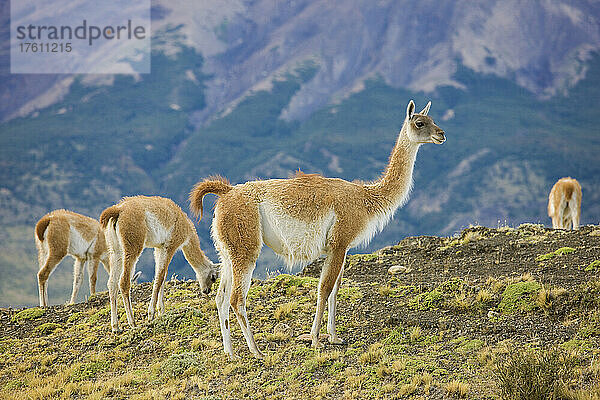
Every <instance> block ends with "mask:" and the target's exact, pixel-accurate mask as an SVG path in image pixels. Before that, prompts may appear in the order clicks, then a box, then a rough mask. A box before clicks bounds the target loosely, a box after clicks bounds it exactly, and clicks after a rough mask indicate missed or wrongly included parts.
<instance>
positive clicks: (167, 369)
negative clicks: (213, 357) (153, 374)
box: [160, 352, 202, 378]
mask: <svg viewBox="0 0 600 400" xmlns="http://www.w3.org/2000/svg"><path fill="white" fill-rule="evenodd" d="M201 367H202V361H201V360H200V358H199V357H198V355H197V354H196V353H194V352H185V353H178V354H171V355H170V356H169V358H168V359H167V360H166V361H165V362H164V363H163V364H162V365H161V367H160V373H161V375H163V376H166V377H170V378H175V377H178V376H181V375H183V374H186V375H191V374H195V373H197V372H198V371H199V369H200V368H201Z"/></svg>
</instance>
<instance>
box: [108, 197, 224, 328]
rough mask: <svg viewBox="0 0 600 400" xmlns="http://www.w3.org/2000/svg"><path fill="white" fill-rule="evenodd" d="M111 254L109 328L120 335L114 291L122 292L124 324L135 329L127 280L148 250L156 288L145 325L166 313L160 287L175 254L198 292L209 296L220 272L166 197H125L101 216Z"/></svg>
mask: <svg viewBox="0 0 600 400" xmlns="http://www.w3.org/2000/svg"><path fill="white" fill-rule="evenodd" d="M100 223H101V224H102V227H103V228H104V230H105V235H106V242H107V244H108V248H109V253H110V265H111V269H110V274H109V278H108V294H109V297H110V315H111V327H112V330H113V331H115V332H116V331H118V329H119V328H118V318H117V289H118V287H120V289H121V295H122V296H123V303H124V304H125V313H126V315H127V321H128V323H129V325H130V326H131V327H134V326H135V321H134V319H133V311H132V309H131V300H130V287H131V285H130V277H131V276H133V273H134V272H135V265H136V263H137V261H138V258H139V257H140V254H141V253H142V250H144V248H146V247H154V262H155V265H154V285H153V287H152V298H151V299H150V304H149V306H148V320H151V319H153V318H154V313H155V311H158V314H159V315H161V314H162V313H163V312H164V309H165V305H164V285H163V284H164V281H165V277H166V275H167V268H168V266H169V263H170V262H171V259H172V258H173V255H174V254H175V252H176V251H177V250H179V249H181V250H182V251H183V255H184V256H185V259H186V260H187V262H188V263H189V264H190V265H191V266H192V268H193V269H194V271H195V273H196V279H197V280H198V282H199V284H200V289H201V290H202V291H203V292H204V293H205V294H208V293H209V292H210V290H211V286H212V284H213V283H214V282H215V281H216V279H217V277H218V270H217V268H218V266H217V265H216V264H213V263H212V262H211V261H210V260H209V259H208V257H206V255H205V254H204V252H203V251H202V249H201V248H200V240H199V239H198V235H197V233H196V228H195V227H194V224H193V223H192V221H191V220H190V219H189V218H188V217H187V216H186V215H185V214H184V212H183V211H182V210H181V208H180V207H179V206H178V205H177V204H175V203H174V202H173V201H172V200H170V199H167V198H164V197H158V196H154V197H147V196H135V197H125V198H124V199H123V200H121V201H120V202H119V203H118V204H116V205H114V206H111V207H108V208H107V209H106V210H104V211H103V212H102V214H101V215H100Z"/></svg>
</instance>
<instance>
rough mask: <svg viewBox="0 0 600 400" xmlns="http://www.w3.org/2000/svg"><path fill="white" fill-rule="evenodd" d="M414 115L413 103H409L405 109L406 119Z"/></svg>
mask: <svg viewBox="0 0 600 400" xmlns="http://www.w3.org/2000/svg"><path fill="white" fill-rule="evenodd" d="M414 113H415V102H414V101H412V100H411V101H409V102H408V106H407V107H406V119H410V118H411V117H412V116H413V114H414Z"/></svg>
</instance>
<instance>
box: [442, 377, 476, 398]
mask: <svg viewBox="0 0 600 400" xmlns="http://www.w3.org/2000/svg"><path fill="white" fill-rule="evenodd" d="M469 390H471V386H470V385H469V384H468V383H464V382H460V381H457V380H452V381H450V382H448V383H447V384H446V392H447V393H448V396H450V397H457V398H459V399H464V398H465V397H467V394H468V393H469Z"/></svg>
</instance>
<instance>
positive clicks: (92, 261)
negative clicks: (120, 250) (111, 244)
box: [34, 210, 109, 307]
mask: <svg viewBox="0 0 600 400" xmlns="http://www.w3.org/2000/svg"><path fill="white" fill-rule="evenodd" d="M34 238H35V243H36V247H37V250H38V261H39V265H40V270H39V272H38V274H37V275H38V288H39V298H40V306H41V307H46V306H47V305H48V291H47V288H48V277H49V276H50V274H51V273H52V271H53V270H54V268H56V266H57V265H58V263H60V262H61V261H62V259H63V258H65V257H66V256H67V255H69V256H71V257H73V258H74V259H75V263H74V265H73V291H72V293H71V300H70V304H73V303H75V300H76V299H77V293H78V292H79V287H80V286H81V280H82V277H83V269H84V266H85V265H87V270H88V275H89V285H90V293H91V294H92V295H93V294H95V293H96V279H97V274H98V263H99V262H102V265H103V266H104V268H105V269H106V271H107V272H108V271H109V262H108V249H107V247H106V242H105V240H104V234H103V232H102V229H101V227H100V223H98V221H96V220H95V219H92V218H90V217H86V216H85V215H81V214H77V213H74V212H72V211H67V210H55V211H52V212H50V213H48V214H46V215H44V216H43V217H42V218H40V220H39V221H38V222H37V224H36V226H35V234H34Z"/></svg>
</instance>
